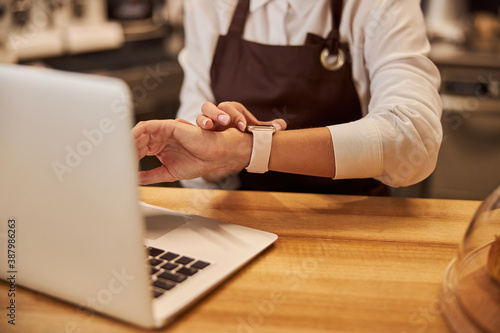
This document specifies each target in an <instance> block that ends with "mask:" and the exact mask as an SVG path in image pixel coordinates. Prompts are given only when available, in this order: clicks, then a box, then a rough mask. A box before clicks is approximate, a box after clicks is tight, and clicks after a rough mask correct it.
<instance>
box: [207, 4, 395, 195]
mask: <svg viewBox="0 0 500 333" xmlns="http://www.w3.org/2000/svg"><path fill="white" fill-rule="evenodd" d="M330 6H331V10H332V23H333V24H332V31H331V32H330V33H329V35H328V37H327V38H326V39H324V38H322V37H321V36H317V35H313V34H308V35H307V38H306V41H305V44H304V45H300V46H290V45H288V46H281V45H265V44H258V43H254V42H250V41H246V40H244V39H243V31H244V28H245V23H246V18H247V16H248V13H249V8H250V0H240V1H239V2H238V5H237V7H236V10H235V13H234V15H233V18H232V21H231V25H230V27H229V30H228V33H227V35H226V36H220V37H219V40H218V43H217V47H216V50H215V55H214V59H213V62H212V67H211V70H210V75H211V87H212V91H213V93H214V96H215V101H216V103H220V102H223V101H237V102H239V103H241V104H243V105H245V107H246V108H247V109H248V110H249V111H250V112H252V113H253V114H254V115H255V117H257V119H259V120H271V119H274V118H283V119H285V121H286V122H287V125H288V127H287V129H299V128H308V127H324V126H328V125H334V124H341V123H346V122H350V121H353V120H357V119H360V118H361V116H362V114H361V106H360V102H359V98H358V95H357V92H356V89H355V87H354V83H353V80H352V72H351V64H350V53H349V48H348V45H347V44H343V43H340V42H339V26H340V19H341V15H342V0H331V4H330ZM325 48H328V50H329V52H330V54H334V55H335V54H337V53H338V52H339V48H340V49H342V50H343V51H344V54H345V56H346V62H345V64H344V65H343V66H342V67H341V68H340V69H338V70H328V69H326V68H325V67H324V66H323V64H322V63H321V61H320V54H321V52H322V51H323V50H324V49H325ZM240 179H241V182H242V188H241V189H245V190H267V191H284V192H315V193H339V194H372V195H382V194H385V193H384V192H386V190H387V188H386V187H385V186H382V185H381V183H380V182H378V181H375V180H373V179H354V180H332V179H329V178H321V177H312V176H303V175H294V174H287V173H279V172H273V171H269V172H267V173H265V174H251V173H248V172H246V171H242V172H241V174H240Z"/></svg>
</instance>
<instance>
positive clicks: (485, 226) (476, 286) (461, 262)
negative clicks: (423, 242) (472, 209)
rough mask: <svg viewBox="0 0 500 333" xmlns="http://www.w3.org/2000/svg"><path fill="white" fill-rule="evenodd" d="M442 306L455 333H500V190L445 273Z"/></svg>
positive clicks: (480, 211)
mask: <svg viewBox="0 0 500 333" xmlns="http://www.w3.org/2000/svg"><path fill="white" fill-rule="evenodd" d="M440 306H441V310H442V312H443V315H444V318H445V319H446V321H447V323H448V326H449V327H450V328H451V329H452V330H453V331H455V332H500V187H498V188H497V189H496V190H495V191H494V192H493V193H491V194H490V195H489V196H488V197H487V198H486V199H485V200H484V202H483V203H482V204H481V206H480V207H479V208H478V210H477V212H476V213H475V215H474V217H473V219H472V221H471V223H470V225H469V227H468V228H467V232H466V233H465V236H464V238H463V240H462V243H461V244H460V247H459V250H458V255H457V257H456V258H455V259H453V260H452V261H451V263H450V265H449V266H448V268H447V270H446V273H445V276H444V280H443V286H442V290H441V297H440Z"/></svg>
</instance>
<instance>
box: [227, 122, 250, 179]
mask: <svg viewBox="0 0 500 333" xmlns="http://www.w3.org/2000/svg"><path fill="white" fill-rule="evenodd" d="M220 133H221V134H222V136H223V138H224V145H223V146H224V149H223V151H222V152H221V161H224V164H225V165H227V166H229V167H231V168H234V169H235V170H238V171H241V170H243V169H244V168H245V167H246V166H247V165H248V164H249V163H250V156H251V155H252V145H253V142H252V134H250V133H246V132H241V131H239V130H237V129H235V128H230V129H227V130H225V131H222V132H220Z"/></svg>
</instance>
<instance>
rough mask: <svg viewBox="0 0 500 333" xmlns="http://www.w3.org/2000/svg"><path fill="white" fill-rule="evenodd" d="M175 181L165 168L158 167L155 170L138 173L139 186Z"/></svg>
mask: <svg viewBox="0 0 500 333" xmlns="http://www.w3.org/2000/svg"><path fill="white" fill-rule="evenodd" d="M176 180H177V179H173V177H172V176H171V175H170V174H169V173H168V171H167V169H166V168H165V166H163V165H162V166H160V167H157V168H155V169H151V170H147V171H139V184H140V185H150V184H156V183H163V182H173V181H176Z"/></svg>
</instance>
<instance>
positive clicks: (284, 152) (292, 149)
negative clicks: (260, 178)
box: [269, 127, 335, 178]
mask: <svg viewBox="0 0 500 333" xmlns="http://www.w3.org/2000/svg"><path fill="white" fill-rule="evenodd" d="M269 170H272V171H279V172H287V173H296V174H302V175H310V176H319V177H328V178H333V177H334V176H335V159H334V154H333V144H332V138H331V135H330V131H329V130H328V128H326V127H320V128H309V129H301V130H290V131H278V132H276V133H275V134H274V137H273V143H272V148H271V157H270V160H269Z"/></svg>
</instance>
